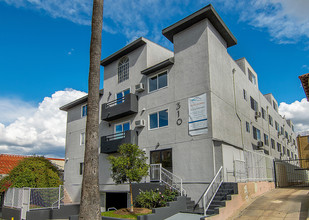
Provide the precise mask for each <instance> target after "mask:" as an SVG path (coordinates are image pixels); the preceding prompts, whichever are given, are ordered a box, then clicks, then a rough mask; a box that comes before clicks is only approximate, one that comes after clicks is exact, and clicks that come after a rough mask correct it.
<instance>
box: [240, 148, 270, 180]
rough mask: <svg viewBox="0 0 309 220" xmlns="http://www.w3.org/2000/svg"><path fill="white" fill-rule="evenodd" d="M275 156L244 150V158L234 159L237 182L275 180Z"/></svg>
mask: <svg viewBox="0 0 309 220" xmlns="http://www.w3.org/2000/svg"><path fill="white" fill-rule="evenodd" d="M273 161H274V158H273V157H270V156H266V155H263V154H259V153H255V152H251V151H244V160H234V176H235V179H236V182H247V181H274V162H273Z"/></svg>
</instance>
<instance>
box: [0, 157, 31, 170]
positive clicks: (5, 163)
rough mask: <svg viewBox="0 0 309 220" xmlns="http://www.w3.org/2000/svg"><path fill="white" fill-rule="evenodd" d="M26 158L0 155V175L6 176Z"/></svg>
mask: <svg viewBox="0 0 309 220" xmlns="http://www.w3.org/2000/svg"><path fill="white" fill-rule="evenodd" d="M26 157H27V156H21V155H10V154H0V174H8V173H9V172H10V171H11V170H12V169H13V168H14V167H15V166H17V164H18V163H19V162H20V161H21V160H22V159H24V158H26Z"/></svg>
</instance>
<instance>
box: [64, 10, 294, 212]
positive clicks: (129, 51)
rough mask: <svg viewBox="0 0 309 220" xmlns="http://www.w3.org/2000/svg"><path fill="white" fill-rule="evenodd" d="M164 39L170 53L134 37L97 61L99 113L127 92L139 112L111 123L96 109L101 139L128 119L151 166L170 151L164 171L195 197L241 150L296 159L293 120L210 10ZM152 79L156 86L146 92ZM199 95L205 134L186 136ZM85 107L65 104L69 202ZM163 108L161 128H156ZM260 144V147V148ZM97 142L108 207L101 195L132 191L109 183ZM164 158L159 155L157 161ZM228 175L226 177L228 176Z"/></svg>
mask: <svg viewBox="0 0 309 220" xmlns="http://www.w3.org/2000/svg"><path fill="white" fill-rule="evenodd" d="M163 34H164V35H165V36H166V37H167V38H168V39H169V40H170V41H171V42H173V45H174V52H172V51H169V50H167V49H165V48H163V47H161V46H160V45H157V44H155V43H153V42H151V41H149V40H147V39H145V38H139V39H137V40H136V41H134V42H132V43H131V44H129V45H127V46H126V47H125V48H123V49H121V50H120V51H118V52H116V53H114V54H112V55H111V56H109V57H107V58H106V59H104V60H102V62H101V64H102V66H104V94H103V95H102V96H101V100H100V106H102V108H103V106H106V104H107V103H112V104H110V110H111V111H113V109H112V108H115V109H116V107H117V106H116V105H118V104H124V103H122V102H121V101H115V100H116V99H117V94H118V93H120V92H121V91H125V90H127V89H130V93H132V94H131V95H130V97H132V95H133V94H134V95H135V96H136V97H137V99H136V100H137V101H136V103H127V104H126V105H127V106H130V107H126V108H132V109H133V108H134V109H137V111H136V110H134V111H133V110H132V111H130V113H127V114H122V113H121V110H120V112H119V113H118V111H119V110H117V111H116V113H115V112H114V113H110V115H113V114H116V117H115V115H113V118H111V119H108V117H109V114H108V112H105V113H104V112H103V113H102V108H101V109H100V116H101V118H100V122H99V123H100V138H101V140H111V141H113V140H118V139H120V138H122V137H119V136H117V135H116V136H115V135H114V136H110V135H112V134H115V133H116V126H117V125H121V124H122V125H121V126H122V127H124V125H123V123H127V122H129V130H131V131H132V132H134V135H136V137H137V138H136V140H134V142H136V143H138V145H139V146H140V148H141V149H142V150H144V151H145V152H146V155H147V157H148V158H149V159H148V160H149V163H151V162H152V161H151V158H152V156H153V155H152V154H154V153H153V152H164V150H166V149H168V150H170V151H169V154H171V155H169V156H168V158H169V159H170V160H171V161H170V162H171V164H172V165H171V167H169V169H170V170H172V172H173V173H174V174H176V175H177V176H179V177H181V178H182V179H183V181H184V188H185V189H186V191H187V193H188V195H189V196H191V197H192V198H193V199H195V200H197V199H198V198H199V197H200V196H201V194H202V192H203V191H204V190H205V188H206V186H207V184H208V183H209V182H210V181H211V180H212V178H213V177H214V175H215V173H216V172H217V170H218V169H219V168H220V166H223V168H224V170H225V172H227V170H229V171H231V172H233V161H234V160H235V159H239V160H243V158H244V154H243V151H244V150H248V151H259V152H262V153H264V154H266V155H270V156H272V157H275V158H280V157H281V158H283V159H287V158H288V157H293V158H294V157H295V158H298V152H297V146H296V142H295V139H296V135H295V133H294V131H293V124H292V122H291V121H289V120H286V119H284V118H283V117H281V116H280V115H279V113H278V103H277V101H276V100H275V98H274V97H273V96H272V95H271V94H266V95H263V94H262V93H261V92H260V91H259V87H258V76H257V74H256V72H255V71H254V69H253V68H252V67H251V66H250V64H249V63H248V62H247V60H246V59H245V58H241V59H239V60H236V61H235V60H233V59H232V58H231V56H230V55H229V54H228V52H227V48H228V47H230V46H233V45H235V44H236V39H235V37H234V36H233V35H232V33H231V32H230V31H229V30H228V28H227V27H226V26H225V24H224V23H223V21H222V20H221V18H220V17H219V16H218V14H217V13H216V12H215V10H214V9H213V8H212V6H211V5H209V6H206V7H205V8H203V9H201V10H199V11H198V12H196V13H194V14H192V15H190V16H188V17H187V18H185V19H183V20H181V21H179V22H177V23H175V24H173V25H171V26H170V27H168V28H166V29H164V30H163ZM123 57H126V58H128V60H129V68H128V73H129V76H128V79H126V80H124V81H122V82H120V83H119V62H120V60H121V59H122V58H123ZM160 77H165V78H164V79H166V80H167V82H165V81H164V80H163V81H162V82H163V86H162V85H160V82H159V80H160V79H159V78H160ZM155 80H157V81H155ZM154 81H155V82H157V85H156V86H157V89H150V86H153V82H154ZM141 83H142V87H143V88H144V90H142V89H141V90H140V89H138V91H137V90H136V85H140V84H141ZM150 83H152V84H151V85H150ZM160 86H161V87H160ZM150 90H152V91H150ZM203 94H205V95H206V105H205V106H204V107H205V108H206V112H207V115H206V120H207V129H205V128H204V129H203V132H201V134H199V135H192V134H190V132H189V127H190V123H192V121H190V117H189V114H190V113H189V103H190V100H191V99H192V98H194V97H200V96H201V95H203ZM134 101H135V100H134ZM123 102H126V100H123ZM86 103H87V99H85V98H84V99H83V101H81V102H74V103H71V105H70V104H68V105H66V106H65V108H63V107H62V109H63V110H66V111H67V112H68V122H67V135H66V164H65V175H64V179H65V187H66V189H67V191H68V192H69V194H70V195H71V197H72V200H73V201H74V202H79V198H80V187H81V181H82V175H80V173H79V172H80V163H82V162H83V156H84V145H83V144H81V136H82V133H83V132H85V117H82V106H83V105H85V104H86ZM115 106H116V107H115ZM263 109H264V110H263ZM163 111H164V114H165V117H162V120H163V121H162V124H164V126H162V127H160V117H161V115H160V114H161V113H162V112H163ZM156 113H157V114H156ZM121 114H122V115H121ZM162 114H163V113H162ZM191 114H192V113H191ZM117 115H121V116H120V117H117ZM166 115H167V117H166ZM155 117H157V118H159V119H158V121H157V124H158V125H153V124H150V121H151V120H153V118H155ZM102 118H103V119H104V120H102ZM270 118H271V120H270ZM179 119H180V120H179ZM140 120H143V121H140ZM166 120H167V124H166ZM137 121H139V123H142V124H143V123H144V122H145V124H144V126H143V125H139V126H136V124H135V123H136V122H137ZM269 121H272V123H270V122H269ZM151 123H154V124H156V123H155V122H153V121H152V122H151ZM277 124H278V126H279V133H278V130H277V128H276V127H278V126H277ZM121 126H120V127H121ZM281 128H282V131H283V134H282V133H281ZM257 130H259V132H257ZM132 132H131V133H132ZM253 132H255V135H254V134H253ZM257 133H259V134H257ZM286 134H287V137H286ZM265 135H266V136H267V138H266V136H265ZM102 137H103V138H102ZM267 140H268V141H267ZM261 142H263V146H259V145H261ZM267 142H268V143H267ZM273 142H274V143H275V148H273ZM278 143H279V144H280V145H281V148H282V147H283V146H284V147H285V151H286V152H285V153H283V152H282V150H281V152H280V151H278V148H277V144H278ZM101 145H102V143H100V147H99V146H98V150H99V152H100V156H99V164H100V191H101V192H102V207H105V201H104V200H105V199H104V198H105V196H106V194H105V193H109V192H126V193H127V192H128V191H129V188H128V186H127V185H115V184H114V182H113V181H112V179H111V178H110V170H109V167H110V165H109V163H108V161H107V159H106V157H107V156H108V154H106V153H102V151H101V147H104V144H103V145H102V146H101ZM287 149H288V150H289V155H288V156H287ZM106 152H108V151H106ZM163 154H164V153H160V155H161V156H160V157H161V158H160V159H161V160H163V159H162V157H164V155H163ZM162 155H163V156H162ZM165 157H166V156H165ZM165 159H166V158H165ZM227 176H228V174H227V173H225V178H227ZM148 180H149V179H146V180H145V181H148ZM225 180H226V181H227V179H225ZM229 180H230V179H229ZM103 210H104V208H103Z"/></svg>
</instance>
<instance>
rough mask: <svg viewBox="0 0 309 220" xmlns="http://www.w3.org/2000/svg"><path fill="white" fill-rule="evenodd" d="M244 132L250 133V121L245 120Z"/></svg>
mask: <svg viewBox="0 0 309 220" xmlns="http://www.w3.org/2000/svg"><path fill="white" fill-rule="evenodd" d="M246 132H248V133H250V123H249V122H247V121H246Z"/></svg>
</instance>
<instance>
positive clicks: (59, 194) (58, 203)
mask: <svg viewBox="0 0 309 220" xmlns="http://www.w3.org/2000/svg"><path fill="white" fill-rule="evenodd" d="M60 193H61V185H59V195H58V209H60Z"/></svg>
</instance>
